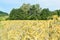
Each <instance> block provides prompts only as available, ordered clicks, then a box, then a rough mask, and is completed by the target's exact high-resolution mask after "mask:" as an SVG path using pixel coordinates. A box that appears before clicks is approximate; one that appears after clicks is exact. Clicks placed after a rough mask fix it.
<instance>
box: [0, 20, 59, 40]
mask: <svg viewBox="0 0 60 40" xmlns="http://www.w3.org/2000/svg"><path fill="white" fill-rule="evenodd" d="M0 40H60V22H57V21H56V22H54V21H52V20H13V21H12V20H10V21H9V20H8V21H0Z"/></svg>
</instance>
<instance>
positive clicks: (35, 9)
mask: <svg viewBox="0 0 60 40" xmlns="http://www.w3.org/2000/svg"><path fill="white" fill-rule="evenodd" d="M2 14H3V16H5V15H8V14H7V13H4V12H1V11H0V16H1V15H2ZM54 15H57V16H58V17H59V16H60V10H55V11H50V10H49V9H48V8H43V9H42V8H41V7H40V6H39V4H35V5H30V4H23V5H22V6H21V7H19V8H16V9H15V8H13V9H12V10H11V12H10V14H9V18H8V19H10V20H49V19H53V16H54Z"/></svg>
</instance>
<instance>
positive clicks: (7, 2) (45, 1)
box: [0, 0, 60, 13]
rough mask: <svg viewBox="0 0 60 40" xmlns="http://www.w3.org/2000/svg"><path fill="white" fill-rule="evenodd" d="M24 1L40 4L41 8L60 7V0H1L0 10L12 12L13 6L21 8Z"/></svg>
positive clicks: (54, 8)
mask: <svg viewBox="0 0 60 40" xmlns="http://www.w3.org/2000/svg"><path fill="white" fill-rule="evenodd" d="M23 3H27V4H28V3H29V4H39V5H40V7H41V8H49V9H50V10H51V11H53V10H56V9H60V0H0V11H4V12H7V13H10V11H11V10H12V9H13V8H19V7H20V6H21V5H23Z"/></svg>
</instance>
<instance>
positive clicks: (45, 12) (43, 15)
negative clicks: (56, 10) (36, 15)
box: [40, 8, 52, 20]
mask: <svg viewBox="0 0 60 40" xmlns="http://www.w3.org/2000/svg"><path fill="white" fill-rule="evenodd" d="M51 15H52V14H51V12H50V11H49V9H48V8H44V9H43V10H42V11H41V14H40V16H41V19H42V20H47V19H49V17H50V16H51Z"/></svg>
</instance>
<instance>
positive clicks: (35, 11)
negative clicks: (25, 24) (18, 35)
mask: <svg viewBox="0 0 60 40" xmlns="http://www.w3.org/2000/svg"><path fill="white" fill-rule="evenodd" d="M40 12H41V8H40V6H39V4H36V5H32V6H31V8H30V10H29V15H30V16H29V20H39V19H40Z"/></svg>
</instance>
